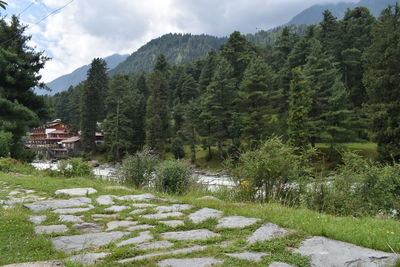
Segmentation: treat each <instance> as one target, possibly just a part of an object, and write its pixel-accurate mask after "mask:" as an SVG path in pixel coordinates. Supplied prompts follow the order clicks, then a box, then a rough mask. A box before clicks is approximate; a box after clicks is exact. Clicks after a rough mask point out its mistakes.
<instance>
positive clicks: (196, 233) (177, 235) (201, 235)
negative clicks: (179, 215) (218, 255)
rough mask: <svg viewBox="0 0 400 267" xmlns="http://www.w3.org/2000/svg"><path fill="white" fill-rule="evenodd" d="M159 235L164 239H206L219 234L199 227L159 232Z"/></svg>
mask: <svg viewBox="0 0 400 267" xmlns="http://www.w3.org/2000/svg"><path fill="white" fill-rule="evenodd" d="M161 236H162V237H164V238H165V239H173V240H206V239H209V238H213V237H218V236H220V235H219V234H216V233H214V232H211V231H210V230H207V229H199V230H189V231H180V232H167V233H163V234H161Z"/></svg>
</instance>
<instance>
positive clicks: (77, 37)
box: [30, 0, 354, 82]
mask: <svg viewBox="0 0 400 267" xmlns="http://www.w3.org/2000/svg"><path fill="white" fill-rule="evenodd" d="M42 1H43V2H44V3H45V4H46V6H47V7H48V8H49V9H52V10H54V9H57V8H59V7H61V6H62V5H64V4H66V3H68V0H63V1H60V0H42ZM332 1H334V0H307V4H304V1H303V0H218V1H215V0H201V1H199V0H135V1H132V0H131V1H130V0H114V1H104V0H101V1H99V0H75V1H74V2H73V3H71V4H70V5H69V6H68V7H66V8H65V9H63V10H62V11H61V12H60V13H59V14H56V15H54V16H51V17H49V18H47V19H46V20H45V21H44V22H43V23H41V24H40V26H34V27H32V28H31V29H30V34H32V35H33V44H35V45H37V46H38V48H39V49H40V50H45V51H46V54H48V55H49V56H51V57H52V58H53V60H52V61H50V62H48V63H47V64H46V67H45V69H44V70H43V71H42V75H43V80H44V81H45V82H49V81H51V80H53V79H54V78H57V77H58V76H60V75H63V74H66V73H69V72H71V71H73V70H74V69H76V68H77V67H80V66H82V65H84V64H88V63H89V62H90V61H91V60H92V59H93V58H94V57H105V56H109V55H111V54H113V53H132V52H134V51H135V50H136V49H138V48H139V47H140V46H142V45H144V44H145V43H147V42H148V41H150V40H151V39H153V38H156V37H159V36H161V35H163V34H165V33H169V32H190V33H196V34H199V33H206V34H212V35H219V36H226V35H228V34H230V33H231V32H232V31H234V30H239V31H241V32H244V33H247V32H254V31H255V30H256V28H259V29H269V28H271V27H275V26H278V25H281V24H283V23H286V22H287V21H289V20H290V18H291V17H293V16H294V15H296V14H297V13H299V12H300V11H301V10H303V9H305V8H307V7H308V6H311V5H312V4H316V3H322V2H332ZM347 1H354V0H347ZM336 2H337V1H336ZM41 8H43V6H42V7H41ZM30 21H32V20H30Z"/></svg>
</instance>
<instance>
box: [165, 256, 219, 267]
mask: <svg viewBox="0 0 400 267" xmlns="http://www.w3.org/2000/svg"><path fill="white" fill-rule="evenodd" d="M222 263H224V261H223V260H217V259H214V258H188V259H166V260H162V261H160V262H159V263H158V266H159V267H187V266H190V267H212V266H217V265H220V264H222Z"/></svg>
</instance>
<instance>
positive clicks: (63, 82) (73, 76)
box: [37, 54, 128, 95]
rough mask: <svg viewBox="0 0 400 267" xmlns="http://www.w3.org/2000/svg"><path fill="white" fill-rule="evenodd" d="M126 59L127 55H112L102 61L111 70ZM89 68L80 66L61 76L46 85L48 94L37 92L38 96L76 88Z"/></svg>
mask: <svg viewBox="0 0 400 267" xmlns="http://www.w3.org/2000/svg"><path fill="white" fill-rule="evenodd" d="M127 57H128V55H119V54H114V55H112V56H109V57H106V58H104V60H105V61H106V63H107V67H108V69H113V68H115V67H116V66H117V65H118V64H119V63H121V62H122V61H124V60H125V59H126V58H127ZM89 68H90V64H88V65H85V66H82V67H80V68H78V69H76V70H74V71H73V72H71V73H69V74H66V75H63V76H61V77H59V78H57V79H55V80H53V81H51V82H49V83H47V84H46V85H47V86H48V87H49V88H50V89H51V91H50V92H48V91H44V90H37V92H38V93H39V94H49V95H55V94H56V93H59V92H62V91H65V90H67V89H68V88H69V87H70V86H77V85H78V84H79V83H81V82H83V81H85V80H86V77H87V71H88V70H89Z"/></svg>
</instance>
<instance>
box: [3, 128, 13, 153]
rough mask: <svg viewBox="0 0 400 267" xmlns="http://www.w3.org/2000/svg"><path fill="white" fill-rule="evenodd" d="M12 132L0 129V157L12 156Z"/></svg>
mask: <svg viewBox="0 0 400 267" xmlns="http://www.w3.org/2000/svg"><path fill="white" fill-rule="evenodd" d="M12 137H13V136H12V133H10V132H3V131H0V157H8V156H10V152H11V147H12V145H13V143H12V142H13V140H12Z"/></svg>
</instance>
